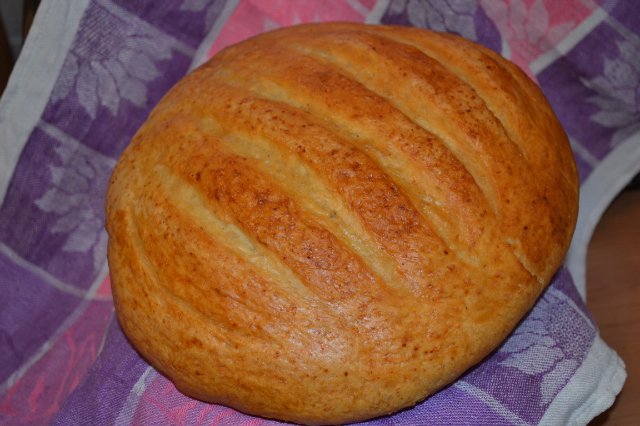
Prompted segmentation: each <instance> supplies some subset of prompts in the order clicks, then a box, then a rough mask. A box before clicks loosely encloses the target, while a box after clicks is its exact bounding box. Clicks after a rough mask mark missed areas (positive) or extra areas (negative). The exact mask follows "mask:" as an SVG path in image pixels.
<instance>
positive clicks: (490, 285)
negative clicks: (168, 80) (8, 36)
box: [107, 23, 578, 424]
mask: <svg viewBox="0 0 640 426" xmlns="http://www.w3.org/2000/svg"><path fill="white" fill-rule="evenodd" d="M577 198H578V180H577V172H576V167H575V164H574V161H573V157H572V154H571V150H570V147H569V144H568V141H567V137H566V135H565V133H564V131H563V130H562V128H561V126H560V124H559V123H558V120H557V119H556V117H555V115H554V114H553V111H552V110H551V108H550V107H549V105H548V103H547V101H546V100H545V98H544V96H543V95H542V93H541V92H540V90H539V89H538V88H537V86H536V85H535V84H534V83H533V82H531V81H530V80H529V79H528V78H527V77H526V76H525V75H524V74H523V73H522V72H521V71H520V70H519V69H518V68H517V67H516V66H515V65H513V64H511V63H510V62H508V61H506V60H504V59H502V58H501V57H499V56H498V55H497V54H495V53H494V52H492V51H489V50H487V49H485V48H483V47H481V46H478V45H476V44H473V43H471V42H469V41H466V40H463V39H461V38H459V37H457V36H453V35H447V34H440V33H433V32H429V31H425V30H421V29H415V28H401V27H385V26H367V25H362V24H347V23H325V24H312V25H301V26H296V27H290V28H286V29H281V30H277V31H274V32H270V33H266V34H263V35H260V36H258V37H255V38H252V39H249V40H247V41H244V42H242V43H240V44H237V45H235V46H232V47H229V48H227V49H225V50H223V51H222V52H220V53H219V54H217V55H216V56H215V57H214V58H212V59H211V61H209V62H208V63H207V64H205V65H203V66H202V67H200V68H199V69H197V70H196V71H194V72H193V73H191V74H190V75H188V76H187V77H185V78H184V79H183V80H182V81H180V82H179V83H178V84H177V85H176V86H175V87H174V88H173V89H172V90H171V91H170V92H169V93H168V94H167V95H166V96H165V97H164V99H163V100H162V101H161V102H160V103H159V104H158V106H157V107H156V108H155V109H154V111H153V112H152V113H151V115H150V117H149V119H148V120H147V122H146V123H144V125H143V126H142V128H141V129H140V130H139V132H138V133H137V134H136V136H135V137H134V139H133V141H132V142H131V144H130V146H129V147H128V148H127V150H126V151H125V153H124V154H123V155H122V157H121V159H120V161H119V162H118V164H117V166H116V169H115V171H114V173H113V176H112V179H111V183H110V187H109V191H108V195H107V230H108V232H109V237H110V238H109V265H110V269H111V276H112V285H113V292H114V299H115V303H116V310H117V314H118V318H119V321H120V324H121V326H122V328H123V330H124V332H125V334H126V335H127V336H128V338H129V339H130V341H131V343H132V344H133V346H134V347H135V348H136V349H137V350H138V351H139V352H140V353H141V354H142V355H143V356H144V357H145V358H146V359H147V360H148V361H149V362H150V363H151V364H152V365H153V366H154V367H156V368H157V369H158V370H160V371H161V372H162V373H164V374H165V375H166V376H167V377H169V378H170V379H171V380H172V381H173V382H174V383H175V384H176V386H177V387H178V388H179V389H180V390H181V391H182V392H184V393H185V394H187V395H189V396H192V397H195V398H198V399H201V400H203V401H209V402H215V403H220V404H225V405H228V406H230V407H233V408H236V409H238V410H241V411H243V412H246V413H250V414H254V415H259V416H263V417H269V418H276V419H281V420H287V421H294V422H301V423H307V424H328V423H345V422H352V421H357V420H364V419H368V418H372V417H376V416H380V415H384V414H389V413H393V412H395V411H397V410H399V409H402V408H404V407H408V406H411V405H413V404H415V403H417V402H419V401H420V400H422V399H424V398H425V397H427V396H428V395H430V394H432V393H433V392H435V391H437V390H438V389H440V388H442V387H443V386H445V385H446V384H448V383H450V382H451V381H453V380H454V379H455V378H456V377H458V376H459V375H460V374H462V373H463V372H464V371H465V370H467V369H468V368H469V367H471V366H472V365H474V364H476V363H477V362H479V361H481V360H482V358H483V357H485V356H486V355H487V354H488V353H489V352H490V351H492V350H493V349H494V348H496V347H497V346H498V345H499V344H500V342H501V341H502V340H503V339H504V338H505V337H506V336H507V335H508V333H509V332H510V331H511V330H512V329H513V328H514V326H515V325H516V324H517V322H518V321H519V320H520V319H521V318H522V316H523V315H524V314H525V313H526V312H527V311H528V310H529V309H530V308H531V306H532V305H533V303H534V302H535V300H536V299H537V297H538V296H539V295H540V293H541V292H542V290H543V289H544V288H545V287H546V285H547V284H548V283H549V281H550V279H551V277H552V275H553V273H554V272H555V271H556V269H557V268H558V267H559V265H560V263H561V261H562V259H563V257H564V255H565V252H566V250H567V248H568V246H569V242H570V239H571V235H572V233H573V229H574V225H575V221H576V214H577V204H578V203H577Z"/></svg>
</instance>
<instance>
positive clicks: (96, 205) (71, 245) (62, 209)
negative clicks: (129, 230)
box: [35, 141, 115, 270]
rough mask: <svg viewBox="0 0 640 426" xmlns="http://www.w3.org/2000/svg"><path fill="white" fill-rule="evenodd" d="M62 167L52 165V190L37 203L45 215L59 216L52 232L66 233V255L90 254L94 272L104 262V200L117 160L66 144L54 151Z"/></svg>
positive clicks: (64, 142) (105, 237) (105, 247)
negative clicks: (75, 253)
mask: <svg viewBox="0 0 640 426" xmlns="http://www.w3.org/2000/svg"><path fill="white" fill-rule="evenodd" d="M55 153H56V155H57V156H58V158H59V160H60V162H61V163H62V164H61V165H51V166H49V171H50V173H51V183H52V185H51V188H50V189H49V190H48V191H47V192H45V193H44V195H43V196H42V197H40V198H38V199H37V200H36V201H35V204H36V206H38V208H40V210H42V211H44V212H46V213H53V214H55V215H57V219H56V220H55V221H54V224H53V226H52V227H51V230H50V232H51V233H53V234H67V238H66V241H65V243H64V245H63V246H62V251H65V252H81V253H89V252H91V255H92V258H93V267H94V270H98V268H99V267H100V265H101V264H102V263H103V262H104V259H105V257H106V251H107V250H106V249H107V233H106V232H105V230H104V219H103V212H102V211H103V202H102V199H103V198H102V197H96V194H98V193H100V194H103V193H104V191H105V189H106V187H107V181H108V179H109V176H110V174H111V170H112V168H113V166H114V165H115V161H114V160H112V159H110V158H108V157H105V156H102V155H100V154H97V153H95V152H93V151H92V150H90V149H88V148H86V147H84V146H82V145H77V146H74V144H72V143H70V142H66V141H60V145H58V146H57V147H56V148H55Z"/></svg>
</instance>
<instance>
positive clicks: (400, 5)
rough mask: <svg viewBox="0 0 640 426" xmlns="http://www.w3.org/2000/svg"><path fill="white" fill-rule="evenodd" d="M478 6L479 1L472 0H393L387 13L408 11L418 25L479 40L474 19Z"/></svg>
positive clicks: (393, 13) (411, 21) (412, 22)
mask: <svg viewBox="0 0 640 426" xmlns="http://www.w3.org/2000/svg"><path fill="white" fill-rule="evenodd" d="M477 8H478V5H477V3H476V2H475V1H471V0H422V1H420V0H393V1H392V2H391V3H390V4H389V9H388V11H387V13H388V14H389V15H399V14H401V13H406V14H407V16H408V18H409V22H410V23H411V24H412V25H414V26H416V27H422V28H429V29H432V30H434V31H448V32H453V33H456V34H460V35H461V36H463V37H464V38H467V39H469V40H477V35H476V30H475V22H474V19H473V17H474V14H475V12H476V9H477Z"/></svg>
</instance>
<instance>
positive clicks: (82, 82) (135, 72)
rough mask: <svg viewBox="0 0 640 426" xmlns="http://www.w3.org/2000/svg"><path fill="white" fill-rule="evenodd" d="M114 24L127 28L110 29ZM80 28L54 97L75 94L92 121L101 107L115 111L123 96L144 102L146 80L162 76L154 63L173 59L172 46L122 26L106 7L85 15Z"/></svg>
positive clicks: (113, 113) (137, 104) (130, 26)
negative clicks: (80, 35)
mask: <svg viewBox="0 0 640 426" xmlns="http://www.w3.org/2000/svg"><path fill="white" fill-rule="evenodd" d="M113 21H115V22H113ZM118 24H119V25H118ZM114 26H118V27H122V28H123V30H122V31H118V32H114V31H109V29H110V28H113V27H114ZM82 27H84V28H82ZM81 31H83V34H84V36H83V37H82V38H79V39H77V40H76V41H75V42H74V46H73V49H72V50H71V51H70V52H69V54H68V56H67V58H66V59H65V63H64V65H63V72H62V73H61V74H60V78H59V80H58V82H57V84H56V85H55V87H54V90H53V93H52V95H51V100H52V101H53V102H57V101H59V100H61V99H64V98H66V97H67V96H68V95H69V93H70V92H75V94H76V95H77V98H78V103H79V104H80V105H81V106H82V107H83V108H84V109H85V111H86V112H87V114H88V115H89V116H90V117H91V118H92V119H95V118H96V114H97V112H98V106H103V107H105V108H106V109H107V110H108V111H109V112H110V113H111V114H112V115H116V114H117V113H118V109H119V107H120V104H121V101H122V99H125V100H127V101H129V102H131V103H132V104H134V105H136V106H138V107H143V106H146V103H147V83H148V82H150V81H152V80H154V79H155V78H157V77H158V76H160V70H159V69H158V67H157V65H156V62H157V61H160V60H166V59H169V58H171V47H170V46H169V45H168V44H164V45H162V44H161V43H159V42H158V40H157V39H154V38H153V36H152V35H150V34H146V33H144V32H143V31H142V30H141V29H140V28H138V27H136V26H134V25H122V23H121V22H119V18H118V17H116V16H114V15H113V14H111V13H109V12H108V11H106V10H104V9H101V10H99V11H96V13H94V14H90V15H87V19H85V20H83V22H82V25H81Z"/></svg>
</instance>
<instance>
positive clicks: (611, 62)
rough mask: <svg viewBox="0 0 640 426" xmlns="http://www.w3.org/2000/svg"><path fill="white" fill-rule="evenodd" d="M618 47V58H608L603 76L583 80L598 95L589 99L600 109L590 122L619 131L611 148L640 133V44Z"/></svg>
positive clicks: (622, 43)
mask: <svg viewBox="0 0 640 426" xmlns="http://www.w3.org/2000/svg"><path fill="white" fill-rule="evenodd" d="M616 46H617V47H618V52H619V54H618V56H617V57H614V58H605V60H604V65H603V72H602V74H601V75H598V76H596V77H594V78H591V79H586V78H583V79H581V81H582V84H584V85H585V86H586V87H588V88H590V89H591V90H593V91H594V92H596V95H594V96H591V97H589V98H587V101H588V102H590V103H591V104H593V105H596V106H597V107H598V109H599V111H598V112H596V113H595V114H593V115H591V117H590V118H591V121H593V122H595V123H598V124H599V125H601V126H603V127H607V128H611V129H616V130H615V132H614V134H613V136H612V138H611V142H610V146H611V147H614V146H616V145H617V144H619V143H620V142H622V141H624V140H625V139H627V138H628V137H629V136H631V135H633V134H634V133H636V132H639V131H640V41H638V40H637V39H634V40H631V39H627V40H622V41H618V42H617V43H616Z"/></svg>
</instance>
